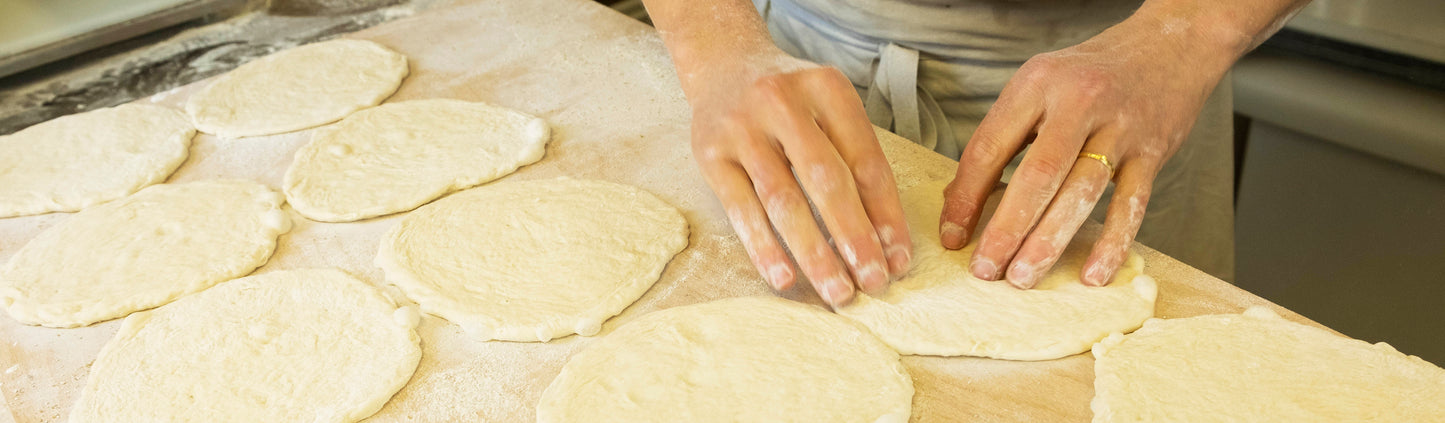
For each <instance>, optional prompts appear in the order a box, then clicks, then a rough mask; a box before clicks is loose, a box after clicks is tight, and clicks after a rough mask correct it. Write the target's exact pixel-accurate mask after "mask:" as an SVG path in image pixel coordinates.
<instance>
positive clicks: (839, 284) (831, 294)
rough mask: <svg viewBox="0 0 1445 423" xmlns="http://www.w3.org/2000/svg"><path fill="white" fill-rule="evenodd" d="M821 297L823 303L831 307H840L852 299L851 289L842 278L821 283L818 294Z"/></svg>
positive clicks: (850, 285)
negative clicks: (820, 290)
mask: <svg viewBox="0 0 1445 423" xmlns="http://www.w3.org/2000/svg"><path fill="white" fill-rule="evenodd" d="M818 295H819V296H821V297H823V302H826V303H828V304H831V305H833V306H835V307H836V306H842V305H844V304H847V303H848V301H849V300H852V299H853V287H852V284H849V283H848V280H847V279H844V278H832V279H828V280H827V281H824V282H823V290H822V292H819V293H818Z"/></svg>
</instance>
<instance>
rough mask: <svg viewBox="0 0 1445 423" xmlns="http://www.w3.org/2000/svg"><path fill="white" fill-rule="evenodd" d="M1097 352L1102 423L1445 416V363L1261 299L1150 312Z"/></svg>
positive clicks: (1096, 405) (1096, 404)
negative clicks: (1157, 314)
mask: <svg viewBox="0 0 1445 423" xmlns="http://www.w3.org/2000/svg"><path fill="white" fill-rule="evenodd" d="M1094 358H1095V361H1094V374H1095V377H1094V401H1093V403H1092V408H1093V410H1094V421H1095V422H1171V421H1189V422H1326V421H1334V422H1363V421H1378V422H1427V421H1432V422H1439V421H1445V369H1441V368H1439V367H1436V366H1434V365H1432V364H1430V363H1428V362H1426V361H1425V360H1421V359H1420V358H1419V357H1414V356H1407V355H1405V354H1402V353H1400V352H1399V351H1396V350H1395V349H1394V348H1391V347H1390V346H1389V345H1388V344H1385V343H1383V342H1382V343H1378V344H1374V345H1371V344H1369V343H1366V342H1364V341H1359V340H1354V339H1350V338H1346V337H1342V336H1339V335H1335V334H1332V333H1329V332H1327V331H1325V330H1323V329H1319V328H1315V327H1310V326H1305V325H1302V324H1299V323H1294V322H1290V321H1287V320H1284V319H1283V318H1281V317H1279V315H1277V314H1275V313H1274V312H1272V311H1269V310H1268V309H1265V308H1261V307H1255V308H1251V309H1249V310H1246V311H1245V312H1244V314H1220V315H1208V316H1197V317H1189V318H1183V319H1150V320H1149V321H1147V322H1145V323H1144V327H1143V328H1140V329H1139V330H1138V331H1135V332H1134V333H1132V334H1129V335H1121V334H1114V335H1110V336H1109V337H1108V338H1106V339H1104V340H1103V341H1101V342H1099V343H1098V344H1097V345H1095V346H1094Z"/></svg>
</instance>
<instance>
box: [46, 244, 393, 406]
mask: <svg viewBox="0 0 1445 423" xmlns="http://www.w3.org/2000/svg"><path fill="white" fill-rule="evenodd" d="M416 324H417V316H416V311H415V310H413V309H410V308H398V307H397V305H396V303H395V302H393V301H392V300H391V299H389V298H387V297H386V296H385V295H383V294H382V293H381V291H380V290H377V289H376V288H374V287H372V286H370V285H367V284H366V283H364V282H361V281H359V280H356V279H355V278H353V277H351V276H348V275H347V274H345V273H342V272H340V271H337V270H331V269H306V270H291V271H280V272H272V273H266V274H262V275H257V276H251V277H246V278H241V279H237V280H234V281H231V282H227V283H225V284H224V285H221V286H218V287H216V288H214V289H209V290H206V292H202V293H200V294H196V295H192V296H189V297H186V298H182V299H181V300H179V301H176V302H175V303H172V304H169V305H166V306H165V307H161V308H158V309H155V310H151V311H145V312H140V313H135V314H132V315H130V317H127V318H126V319H125V322H124V323H122V324H121V327H120V332H119V333H117V334H116V335H115V338H114V339H111V341H110V342H109V343H107V344H106V345H105V348H103V349H101V351H100V356H99V357H97V358H96V359H95V364H94V365H92V366H91V368H90V378H89V380H87V381H86V383H85V389H84V390H83V391H81V394H80V400H79V401H78V402H77V403H76V405H75V408H73V409H72V410H71V413H70V421H71V422H74V423H84V422H318V423H320V422H338V423H339V422H354V421H357V420H360V419H362V418H364V417H366V416H370V415H371V414H373V413H375V412H376V410H379V409H381V406H382V405H383V404H385V403H386V401H387V400H388V399H390V398H391V396H392V395H393V394H395V393H396V391H398V390H400V389H401V387H402V385H405V384H406V381H407V380H408V379H410V378H411V374H412V372H414V371H416V366H417V363H418V361H419V360H420V359H421V343H420V342H421V341H420V338H418V337H417V335H416V330H415V329H416Z"/></svg>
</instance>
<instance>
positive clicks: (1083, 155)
mask: <svg viewBox="0 0 1445 423" xmlns="http://www.w3.org/2000/svg"><path fill="white" fill-rule="evenodd" d="M1079 158H1081V159H1084V158H1089V159H1094V160H1098V161H1099V163H1103V164H1104V167H1106V168H1108V169H1109V176H1114V164H1113V163H1110V162H1109V158H1108V157H1105V156H1104V155H1103V154H1097V153H1079Z"/></svg>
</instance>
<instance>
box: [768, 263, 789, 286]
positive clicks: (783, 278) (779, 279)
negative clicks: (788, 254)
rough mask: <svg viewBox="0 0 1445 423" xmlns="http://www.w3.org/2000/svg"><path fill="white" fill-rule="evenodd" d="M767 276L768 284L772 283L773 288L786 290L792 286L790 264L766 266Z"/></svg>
mask: <svg viewBox="0 0 1445 423" xmlns="http://www.w3.org/2000/svg"><path fill="white" fill-rule="evenodd" d="M767 278H768V284H769V285H772V286H773V289H775V290H778V291H786V290H788V289H789V288H792V287H793V282H794V278H793V269H792V266H788V265H785V264H774V265H772V266H768V270H767Z"/></svg>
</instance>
